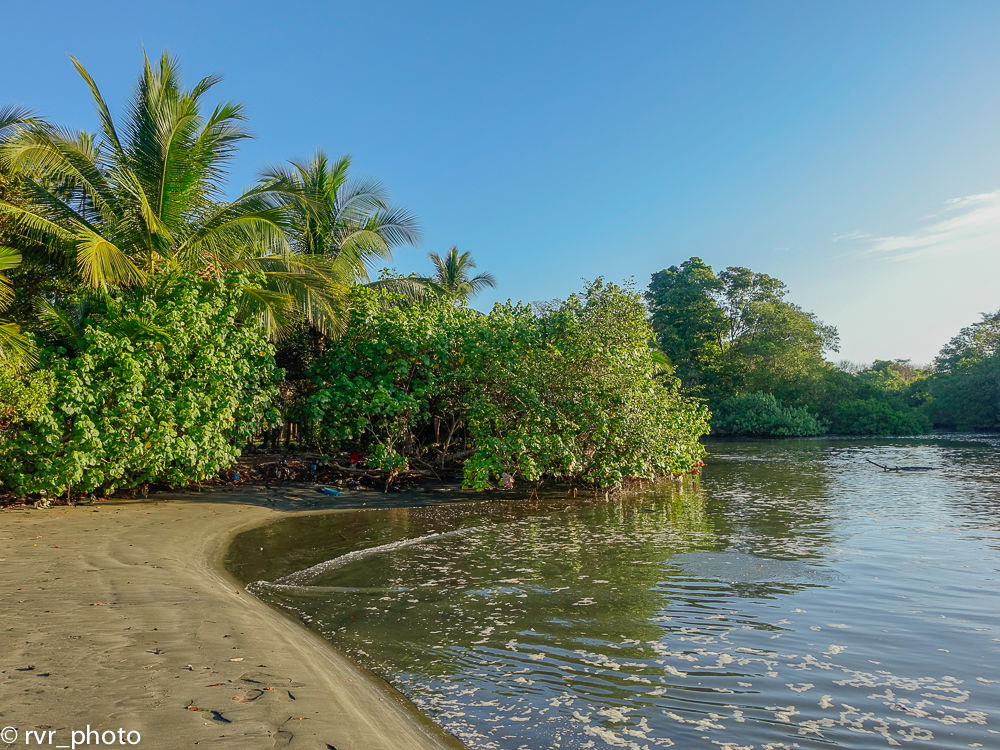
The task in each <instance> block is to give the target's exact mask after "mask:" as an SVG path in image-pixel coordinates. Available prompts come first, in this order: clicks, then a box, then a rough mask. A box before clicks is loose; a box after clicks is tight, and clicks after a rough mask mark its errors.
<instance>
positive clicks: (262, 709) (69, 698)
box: [0, 488, 462, 750]
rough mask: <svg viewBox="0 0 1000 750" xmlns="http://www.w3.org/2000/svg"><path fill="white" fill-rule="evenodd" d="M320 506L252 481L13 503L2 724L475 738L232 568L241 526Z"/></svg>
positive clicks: (170, 744)
mask: <svg viewBox="0 0 1000 750" xmlns="http://www.w3.org/2000/svg"><path fill="white" fill-rule="evenodd" d="M313 505H314V506H317V505H318V507H311V508H309V509H305V508H302V504H301V503H298V502H295V501H289V500H287V499H286V500H282V499H280V498H278V497H276V496H274V495H272V494H271V493H267V492H265V491H262V490H256V489H244V488H241V489H239V490H221V491H216V492H212V493H206V494H203V495H194V496H190V495H189V496H184V497H181V498H178V499H164V500H156V501H149V502H126V503H118V504H106V505H104V504H102V505H99V506H96V507H95V508H91V507H86V506H83V507H75V508H65V507H57V508H52V509H50V510H34V509H17V510H10V509H8V510H4V511H2V512H0V726H13V727H16V728H18V729H19V730H20V731H21V740H20V741H19V743H17V744H22V743H23V738H24V731H25V730H28V729H35V728H37V727H44V728H45V731H46V732H47V731H48V730H49V729H51V730H54V731H55V732H56V734H55V741H53V742H52V743H51V746H55V745H60V744H68V741H69V739H70V732H71V731H72V730H84V729H86V728H87V727H88V726H89V727H92V728H94V729H99V730H102V731H103V730H115V731H117V730H118V729H124V730H126V731H129V730H136V731H138V732H140V733H141V735H142V741H141V745H140V747H144V748H165V749H166V748H171V749H175V748H189V747H195V746H198V745H201V744H205V745H210V746H212V747H222V748H226V747H231V748H249V749H251V750H253V749H256V748H268V749H270V748H284V747H288V748H310V749H312V748H319V749H320V750H324V749H325V748H335V750H381V749H382V748H384V749H385V750H404V749H405V750H411V749H412V750H421V749H422V748H428V749H437V748H460V747H462V745H461V744H460V743H459V742H458V740H456V739H455V738H453V737H451V736H450V735H447V734H445V733H444V732H443V731H442V730H440V729H439V728H438V727H437V726H436V725H435V724H433V723H432V722H431V721H430V720H429V719H427V718H426V717H425V716H423V715H422V714H420V713H419V712H418V711H417V710H416V709H415V708H414V707H413V706H412V705H411V704H410V703H408V702H407V701H406V700H405V699H403V698H402V697H401V696H400V695H399V694H398V693H396V692H395V691H394V690H392V689H391V688H389V687H388V686H387V685H385V683H383V682H382V681H381V680H379V679H377V678H376V677H374V675H372V674H371V673H369V672H367V671H366V670H364V669H362V668H360V667H358V666H357V665H355V664H354V663H353V662H351V661H350V660H349V659H348V658H347V657H345V656H343V655H341V654H340V653H339V652H338V651H336V650H335V649H334V648H333V647H332V646H331V645H330V644H329V643H328V642H327V641H325V640H324V639H322V638H321V637H319V636H318V635H316V634H314V633H313V632H311V631H310V630H308V629H307V628H305V627H304V626H303V625H301V624H299V623H298V622H296V621H294V620H292V619H291V618H289V617H286V616H285V615H284V614H282V613H280V612H278V611H277V610H274V609H272V608H270V607H269V606H267V605H266V604H264V603H263V602H261V601H259V600H258V599H256V598H255V597H253V596H251V595H250V594H248V593H246V592H245V591H244V590H243V588H242V586H241V585H240V584H239V583H238V582H236V581H235V579H233V578H232V577H231V576H230V575H229V574H228V573H227V572H226V571H225V570H224V568H223V567H222V558H223V555H224V553H225V551H226V549H227V547H228V544H229V542H230V540H231V539H232V537H233V536H234V535H235V534H237V533H239V532H240V531H244V530H246V529H249V528H252V527H254V526H259V525H261V524H266V523H268V522H269V521H272V520H277V519H279V518H281V517H282V516H284V515H286V514H287V513H288V512H296V513H301V512H306V513H308V512H317V511H319V510H323V508H322V507H321V506H322V505H323V504H322V503H320V504H313ZM28 667H33V668H32V669H28ZM188 707H193V708H188ZM46 744H47V743H46ZM2 746H3V745H2V744H0V747H2ZM14 746H16V744H15V745H14Z"/></svg>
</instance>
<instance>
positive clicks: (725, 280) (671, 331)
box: [646, 258, 837, 403]
mask: <svg viewBox="0 0 1000 750" xmlns="http://www.w3.org/2000/svg"><path fill="white" fill-rule="evenodd" d="M785 294H786V288H785V285H784V284H783V283H782V282H781V281H779V280H778V279H775V278H774V277H772V276H768V275H767V274H762V273H755V272H753V271H751V270H750V269H748V268H742V267H739V266H731V267H729V268H726V269H725V270H723V271H722V272H721V273H719V274H718V275H716V274H715V273H714V272H713V271H712V268H711V267H710V266H708V265H706V264H705V263H704V262H703V261H702V260H701V259H700V258H690V259H688V260H687V261H685V262H684V263H683V264H681V265H680V266H671V267H670V268H668V269H666V270H664V271H660V272H658V273H656V274H654V275H653V279H652V283H651V284H650V286H649V289H648V291H647V292H646V300H647V302H648V303H649V308H650V314H651V319H652V322H653V327H654V330H655V331H656V333H657V336H658V339H659V344H660V346H661V348H662V349H663V351H664V352H665V353H666V354H667V356H668V357H669V358H670V361H671V362H672V363H673V364H674V366H675V367H676V368H677V372H678V375H679V376H680V378H681V381H682V382H683V383H684V384H685V386H686V387H687V388H689V389H693V390H695V391H696V392H697V393H699V395H702V396H704V397H706V398H708V400H709V402H710V403H716V402H718V401H720V400H721V399H724V398H727V397H729V396H732V395H735V394H740V393H750V392H753V391H761V392H769V393H776V394H777V395H779V397H781V398H787V397H789V396H791V395H792V394H793V393H794V391H796V390H797V389H799V388H800V387H801V385H802V383H803V382H804V381H806V380H809V379H810V378H814V377H815V376H816V374H817V373H819V372H821V371H823V370H824V369H825V368H826V367H827V366H828V365H827V363H826V362H825V361H824V359H823V353H824V352H826V351H830V350H835V349H836V347H837V332H836V330H835V329H834V328H832V327H830V326H826V325H824V324H823V323H822V322H820V321H819V320H818V319H817V318H816V316H815V315H813V314H812V313H808V312H805V311H804V310H802V309H801V308H799V307H798V306H796V305H793V304H792V303H790V302H788V301H786V300H785V299H784V298H785Z"/></svg>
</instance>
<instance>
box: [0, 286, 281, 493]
mask: <svg viewBox="0 0 1000 750" xmlns="http://www.w3.org/2000/svg"><path fill="white" fill-rule="evenodd" d="M239 286H240V280H239V279H232V280H231V283H230V284H229V285H228V286H225V287H223V286H220V285H217V284H204V283H202V282H199V281H198V280H196V279H194V278H192V277H190V276H183V275H182V276H177V277H171V278H169V279H161V283H160V285H159V288H158V289H157V290H156V294H155V295H152V294H150V293H148V292H141V291H135V292H130V293H128V294H125V295H123V296H122V298H121V299H119V300H116V301H114V303H113V304H110V305H109V306H108V308H107V309H106V310H105V312H104V314H103V315H99V316H98V315H94V316H93V317H91V318H89V319H88V321H87V322H86V324H85V326H84V332H83V336H82V340H80V341H79V342H77V346H78V348H77V349H76V350H75V351H74V352H67V351H66V349H65V348H62V347H60V348H58V349H54V350H53V349H50V350H49V351H47V352H45V354H44V356H43V366H44V367H45V369H46V370H48V371H49V372H51V376H52V378H53V379H54V381H55V393H54V395H53V396H52V397H51V399H50V401H49V405H48V408H47V409H45V410H44V412H43V413H41V414H37V413H36V414H34V415H33V417H32V418H31V419H30V420H28V421H26V422H25V424H23V425H22V426H21V428H20V429H18V430H16V431H15V433H14V435H13V436H12V437H11V438H10V439H8V440H6V441H5V442H4V444H3V446H2V448H0V481H2V482H3V483H5V484H7V485H8V486H10V487H11V488H13V489H14V490H15V491H16V492H18V493H20V494H34V493H41V492H45V493H49V494H61V493H64V492H67V491H72V492H91V491H99V490H105V491H113V490H114V489H115V488H118V487H135V486H138V485H141V484H144V483H149V482H167V483H171V484H184V483H188V482H191V481H194V480H199V479H202V478H205V477H206V476H209V475H211V474H214V473H216V472H217V471H218V470H219V469H221V468H224V467H225V466H228V465H230V464H231V463H232V462H233V461H234V460H235V459H236V457H237V456H238V455H239V450H240V444H241V443H242V442H243V441H244V440H245V439H246V438H247V437H248V436H249V435H250V434H251V433H252V432H253V431H254V429H255V428H256V426H257V425H258V424H259V423H260V421H261V419H262V416H263V415H265V414H266V412H267V410H268V404H269V401H270V399H271V397H272V395H273V393H274V390H275V387H274V383H275V382H276V380H277V378H278V376H279V374H280V373H279V371H278V370H277V369H276V368H275V366H274V359H273V356H272V350H271V348H270V345H269V344H268V343H267V341H266V340H265V339H264V338H263V337H262V334H261V332H260V330H259V329H257V328H255V327H248V326H244V325H239V324H238V323H237V316H238V296H239V292H238V287H239Z"/></svg>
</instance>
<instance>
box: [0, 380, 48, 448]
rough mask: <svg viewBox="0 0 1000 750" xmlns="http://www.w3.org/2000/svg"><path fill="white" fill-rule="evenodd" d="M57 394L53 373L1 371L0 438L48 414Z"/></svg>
mask: <svg viewBox="0 0 1000 750" xmlns="http://www.w3.org/2000/svg"><path fill="white" fill-rule="evenodd" d="M54 391H55V379H54V378H53V376H52V373H51V372H47V371H41V372H28V373H21V372H15V371H14V370H13V369H9V368H0V436H2V435H4V434H5V432H6V431H7V430H11V429H13V428H15V427H17V426H18V425H20V424H23V423H24V422H29V421H31V420H33V419H38V418H39V417H40V416H42V414H44V413H45V409H46V407H47V406H48V402H49V399H50V398H52V394H53V392H54Z"/></svg>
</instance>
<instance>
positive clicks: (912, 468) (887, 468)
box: [865, 458, 936, 471]
mask: <svg viewBox="0 0 1000 750" xmlns="http://www.w3.org/2000/svg"><path fill="white" fill-rule="evenodd" d="M865 461H867V462H868V463H870V464H871V465H872V466H877V467H879V468H880V469H881V470H882V471H933V470H934V469H935V468H936V467H934V466H886V465H885V464H877V463H875V462H874V461H872V460H871V459H869V458H866V459H865Z"/></svg>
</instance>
